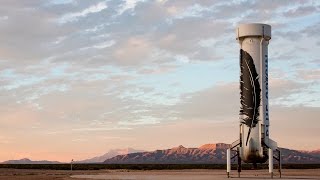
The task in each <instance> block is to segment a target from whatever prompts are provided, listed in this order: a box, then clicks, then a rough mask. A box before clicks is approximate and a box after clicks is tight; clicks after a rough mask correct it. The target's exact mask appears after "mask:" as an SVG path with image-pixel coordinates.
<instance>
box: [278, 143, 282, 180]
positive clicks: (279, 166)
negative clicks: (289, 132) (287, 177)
mask: <svg viewBox="0 0 320 180" xmlns="http://www.w3.org/2000/svg"><path fill="white" fill-rule="evenodd" d="M278 158H279V159H278V163H279V164H278V168H279V175H280V178H281V168H282V167H281V166H282V164H281V163H282V162H281V151H280V149H278Z"/></svg>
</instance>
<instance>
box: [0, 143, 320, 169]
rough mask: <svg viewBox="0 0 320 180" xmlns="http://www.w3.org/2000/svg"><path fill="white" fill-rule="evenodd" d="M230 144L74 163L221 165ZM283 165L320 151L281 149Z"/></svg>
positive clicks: (315, 158) (316, 159)
mask: <svg viewBox="0 0 320 180" xmlns="http://www.w3.org/2000/svg"><path fill="white" fill-rule="evenodd" d="M228 147H229V144H224V143H217V144H205V145H202V146H200V147H199V148H186V147H184V146H182V145H180V146H177V147H174V148H171V149H165V150H155V151H149V152H148V151H143V150H135V149H132V148H126V149H114V150H110V151H109V152H107V153H105V154H104V155H102V156H97V157H93V158H90V159H86V160H81V161H76V162H75V163H106V164H149V163H150V164H184V163H186V164H224V163H225V162H226V156H225V153H226V149H227V148H228ZM281 152H282V160H283V163H297V164H299V163H300V164H317V163H320V150H314V151H298V150H291V149H286V148H282V149H281ZM59 163H61V162H58V161H46V160H43V161H32V160H30V159H27V158H25V159H21V160H8V161H4V162H2V164H59Z"/></svg>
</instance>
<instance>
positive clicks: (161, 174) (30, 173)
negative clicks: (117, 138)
mask: <svg viewBox="0 0 320 180" xmlns="http://www.w3.org/2000/svg"><path fill="white" fill-rule="evenodd" d="M231 178H232V179H238V174H237V172H236V171H233V172H232V173H231ZM2 179H40V180H44V179H48V180H51V179H63V180H71V179H72V180H83V179H110V180H111V179H112V180H116V179H119V180H120V179H122V180H124V179H125V180H131V179H132V180H136V179H142V180H148V179H152V180H153V179H154V180H160V179H161V180H162V179H167V180H178V179H179V180H180V179H183V180H191V179H192V180H193V179H197V180H207V179H208V180H209V179H210V180H212V179H217V180H219V179H227V177H226V172H225V171H224V170H199V169H197V170H148V171H141V170H139V171H137V170H94V171H72V172H71V171H66V170H39V169H0V180H2ZM240 179H270V175H269V173H268V170H246V171H243V172H242V174H241V178H240ZM274 179H279V174H278V173H277V172H276V173H275V174H274ZM282 179H295V180H296V179H320V169H284V170H283V175H282Z"/></svg>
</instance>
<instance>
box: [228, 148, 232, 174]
mask: <svg viewBox="0 0 320 180" xmlns="http://www.w3.org/2000/svg"><path fill="white" fill-rule="evenodd" d="M230 171H231V156H230V149H227V176H228V178H229V177H230Z"/></svg>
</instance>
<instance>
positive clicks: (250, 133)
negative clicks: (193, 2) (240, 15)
mask: <svg viewBox="0 0 320 180" xmlns="http://www.w3.org/2000/svg"><path fill="white" fill-rule="evenodd" d="M236 34H237V40H238V42H239V44H240V114H239V119H240V137H239V139H238V140H237V141H235V142H234V143H232V144H231V147H230V149H228V151H227V174H228V177H229V175H230V171H231V168H230V167H231V163H230V158H231V157H230V150H232V151H236V156H233V157H232V158H234V157H238V173H239V177H240V172H241V161H244V162H246V163H253V164H254V167H255V166H256V164H257V163H264V162H266V161H267V160H268V159H269V171H270V173H271V177H272V175H273V159H276V160H278V162H279V166H278V167H279V172H280V177H281V153H280V149H279V148H278V146H277V143H276V142H275V141H273V140H271V139H270V138H269V135H270V133H269V127H270V122H269V104H268V95H269V93H268V90H269V89H268V45H269V40H270V39H271V26H270V25H267V24H257V23H254V24H242V25H240V26H238V28H237V29H236ZM273 151H277V152H278V153H277V154H278V156H273Z"/></svg>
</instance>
